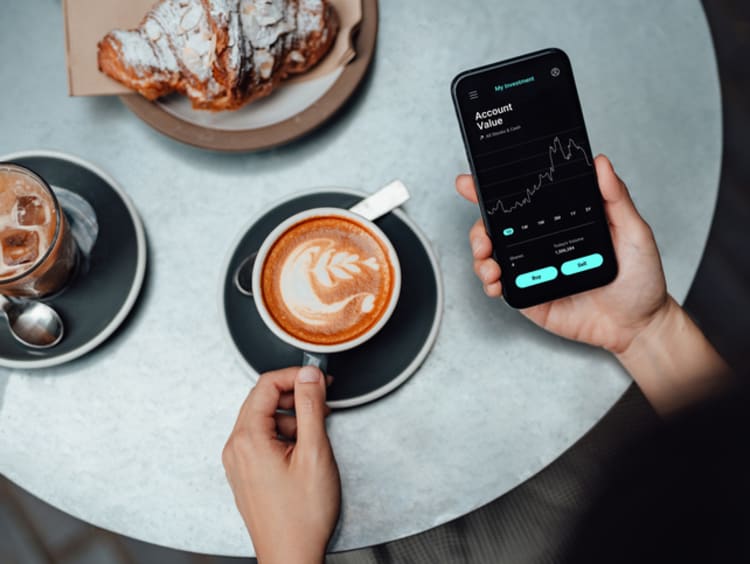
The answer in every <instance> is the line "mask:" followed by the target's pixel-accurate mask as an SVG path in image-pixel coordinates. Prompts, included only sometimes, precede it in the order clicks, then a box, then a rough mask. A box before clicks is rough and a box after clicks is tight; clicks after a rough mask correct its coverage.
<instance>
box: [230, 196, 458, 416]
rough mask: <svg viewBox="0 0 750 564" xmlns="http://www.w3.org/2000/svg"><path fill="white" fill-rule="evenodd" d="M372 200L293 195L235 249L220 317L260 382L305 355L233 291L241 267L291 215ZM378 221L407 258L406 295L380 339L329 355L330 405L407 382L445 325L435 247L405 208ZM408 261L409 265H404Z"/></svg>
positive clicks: (361, 399) (363, 399)
mask: <svg viewBox="0 0 750 564" xmlns="http://www.w3.org/2000/svg"><path fill="white" fill-rule="evenodd" d="M365 195H366V194H362V193H359V192H354V191H350V190H341V189H326V190H325V191H316V192H311V193H307V194H303V195H297V196H294V197H292V198H290V199H287V200H285V201H283V202H280V203H278V204H276V205H275V207H273V208H272V209H270V210H268V211H266V212H265V213H263V214H261V216H260V218H259V219H256V220H255V221H253V222H252V223H251V224H250V226H249V227H248V228H247V229H245V230H244V231H243V234H242V235H241V236H240V238H239V240H238V241H237V243H236V245H235V246H234V247H233V249H234V250H233V251H232V254H231V255H230V258H229V261H228V263H227V265H226V268H225V270H224V278H223V280H224V283H223V286H222V289H221V304H220V306H221V312H222V316H223V317H224V322H225V323H226V327H227V329H228V331H229V337H230V339H231V341H232V343H233V344H234V346H235V348H236V349H237V351H238V352H239V353H240V356H241V357H242V360H243V361H244V362H245V363H246V364H247V365H248V366H249V367H250V368H251V369H252V370H253V371H254V373H255V377H256V378H257V374H259V373H263V372H267V371H269V370H275V369H278V368H284V367H286V366H295V365H299V364H300V362H301V360H302V352H301V351H300V350H298V349H295V348H294V347H292V346H290V345H288V344H286V343H285V342H284V341H282V340H280V339H279V338H278V337H276V336H275V335H274V334H273V333H271V332H270V331H269V330H268V328H267V327H266V326H265V324H264V323H263V321H262V320H261V318H260V315H259V314H258V312H257V310H256V309H255V303H254V301H253V298H252V297H248V296H245V295H243V294H242V293H241V292H239V291H238V290H237V288H236V287H235V286H234V272H235V270H236V269H237V267H238V266H239V265H240V263H241V262H242V261H243V259H245V258H246V257H247V256H249V255H250V254H252V253H253V252H255V251H257V250H258V249H259V248H260V246H261V243H263V240H264V239H265V238H266V236H267V235H268V234H269V233H270V232H271V231H272V230H273V228H274V227H276V226H277V225H278V224H279V223H281V222H282V221H284V220H285V219H286V218H288V217H291V216H292V215H294V214H296V213H299V212H301V211H304V210H307V209H310V208H317V207H339V208H350V207H351V206H353V205H354V204H356V203H357V202H359V201H360V200H361V199H362V198H363V197H364V196H365ZM376 223H377V225H378V226H379V227H380V228H381V229H382V230H383V231H384V232H385V234H386V235H387V236H388V238H389V239H390V240H391V242H392V243H393V246H394V247H395V248H396V252H397V253H398V255H399V257H400V258H401V261H400V262H401V274H402V285H401V294H400V295H399V300H398V304H397V306H396V309H395V310H394V312H393V315H392V316H391V318H390V320H388V323H386V325H385V326H384V327H383V328H382V329H381V330H380V332H379V333H378V334H377V335H375V337H373V338H372V339H370V340H369V341H367V342H365V343H363V344H362V345H360V346H358V347H356V348H354V349H352V350H349V351H345V352H341V353H336V354H331V355H328V372H329V373H330V374H333V376H334V382H333V384H332V385H331V387H330V388H329V389H328V404H329V405H330V406H331V407H353V406H355V405H361V404H364V403H367V402H370V401H373V400H375V399H378V398H380V397H381V396H384V395H385V394H387V393H389V392H391V391H392V390H394V389H396V388H397V387H398V386H400V385H401V384H403V383H404V382H405V381H406V380H407V379H408V378H409V377H410V376H411V375H412V374H414V372H416V370H417V368H419V366H420V365H421V364H422V362H423V361H424V359H425V358H426V357H427V354H428V353H429V351H430V349H431V348H432V345H433V344H434V342H435V339H436V338H437V332H438V327H439V326H440V318H441V316H442V312H443V286H442V278H441V276H440V271H439V269H438V265H437V260H436V259H435V255H434V253H433V251H432V249H431V247H430V244H429V242H428V241H427V239H426V238H425V236H424V235H423V234H422V233H421V231H420V230H419V228H418V227H416V225H414V223H413V222H412V221H411V219H409V218H408V216H407V215H406V214H405V213H404V212H402V211H401V210H396V211H394V212H392V213H389V214H387V215H385V216H383V217H381V218H380V219H378V220H377V221H376ZM406 257H409V260H404V259H405V258H406Z"/></svg>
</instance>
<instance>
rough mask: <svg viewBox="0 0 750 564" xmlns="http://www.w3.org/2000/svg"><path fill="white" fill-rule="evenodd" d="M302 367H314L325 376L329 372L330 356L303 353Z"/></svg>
mask: <svg viewBox="0 0 750 564" xmlns="http://www.w3.org/2000/svg"><path fill="white" fill-rule="evenodd" d="M302 366H314V367H315V368H319V369H320V371H321V372H322V373H323V374H325V373H326V371H327V370H328V355H327V354H320V353H311V352H307V351H303V352H302Z"/></svg>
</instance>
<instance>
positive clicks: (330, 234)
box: [260, 215, 397, 345]
mask: <svg viewBox="0 0 750 564" xmlns="http://www.w3.org/2000/svg"><path fill="white" fill-rule="evenodd" d="M396 268H397V267H396ZM393 290H394V263H393V261H392V260H391V257H390V256H389V249H388V248H387V244H385V243H384V242H382V241H381V236H380V235H379V234H378V233H374V232H372V231H371V230H370V229H369V228H368V226H366V225H362V224H361V223H360V222H359V221H354V220H350V219H348V218H346V217H341V216H338V215H331V216H328V215H321V216H317V217H312V218H308V219H304V220H302V221H299V222H297V223H294V224H293V225H292V226H291V227H289V228H288V229H287V230H286V231H285V232H284V233H282V234H281V235H280V236H279V237H278V238H277V239H276V240H275V241H274V243H273V245H272V246H271V248H270V250H269V251H268V254H267V256H266V257H265V259H264V261H263V269H262V271H261V294H260V295H261V296H262V299H263V302H264V305H265V306H266V308H267V311H268V313H269V314H270V315H271V317H272V318H273V320H274V321H275V322H276V323H277V325H278V326H279V327H280V328H281V329H282V330H283V331H284V332H286V334H288V335H291V336H292V337H294V338H295V339H298V340H299V341H302V342H304V343H310V344H313V345H336V344H339V343H348V342H351V341H353V340H354V339H356V338H358V337H360V336H363V335H366V334H367V332H368V331H370V330H371V329H373V328H374V327H376V326H377V324H378V323H379V322H380V321H381V320H382V318H383V316H384V315H385V314H386V313H389V308H390V307H391V305H392V304H393V301H392V297H393Z"/></svg>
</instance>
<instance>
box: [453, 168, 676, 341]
mask: <svg viewBox="0 0 750 564" xmlns="http://www.w3.org/2000/svg"><path fill="white" fill-rule="evenodd" d="M595 165H596V174H597V177H598V180H599V187H600V189H601V193H602V197H603V199H604V208H605V210H606V213H607V219H608V221H609V228H610V232H611V233H612V242H613V243H614V247H615V254H616V255H617V262H618V267H619V272H618V274H617V278H615V280H614V281H613V282H612V283H611V284H609V285H607V286H603V287H601V288H596V289H594V290H591V291H588V292H584V293H581V294H575V295H573V296H569V297H566V298H561V299H559V300H555V301H553V302H549V303H545V304H541V305H538V306H534V307H530V308H527V309H524V310H522V312H523V314H524V315H526V317H528V318H529V319H531V320H532V321H533V322H534V323H536V324H537V325H539V326H541V327H543V328H544V329H546V330H548V331H550V332H552V333H555V334H557V335H560V336H562V337H566V338H568V339H573V340H576V341H581V342H583V343H588V344H591V345H595V346H600V347H604V348H605V349H607V350H609V351H611V352H613V353H615V354H619V353H622V352H623V351H625V350H627V349H628V347H629V346H630V343H631V342H632V341H633V339H634V337H635V335H636V334H637V333H638V332H639V331H640V330H642V329H643V328H645V327H647V326H648V325H650V324H651V323H652V322H654V321H656V320H657V319H659V318H661V317H662V316H664V315H666V312H667V310H668V306H669V302H670V299H669V298H668V295H667V288H666V282H665V280H664V272H663V270H662V265H661V259H660V257H659V250H658V249H657V248H656V241H655V240H654V236H653V233H652V232H651V228H650V227H649V226H648V224H647V223H646V222H645V221H644V220H643V218H642V217H641V216H640V215H639V214H638V211H637V210H636V209H635V206H634V205H633V201H632V199H631V198H630V194H629V193H628V189H627V187H626V186H625V184H624V183H623V181H622V180H620V178H619V177H618V176H617V174H616V173H615V171H614V168H613V167H612V164H611V163H610V162H609V160H608V159H607V157H605V156H603V155H600V156H598V157H597V158H596V160H595ZM456 189H457V190H458V193H459V194H461V195H462V196H463V197H464V198H466V199H467V200H469V201H471V202H474V203H477V194H476V189H475V186H474V181H473V179H472V177H471V176H470V175H461V176H459V177H458V178H457V179H456ZM469 240H470V243H471V249H472V254H473V256H474V272H475V273H476V274H477V276H478V277H479V279H480V280H481V281H482V283H483V284H484V291H485V293H486V294H487V295H488V296H490V297H499V296H500V295H502V285H501V282H500V274H501V272H500V266H499V265H498V264H497V262H496V261H495V260H494V259H493V258H492V243H491V241H490V238H489V237H488V236H487V233H486V231H485V228H484V224H483V222H482V220H481V218H480V219H479V220H478V221H477V222H476V223H475V224H474V226H473V227H472V228H471V230H470V231H469Z"/></svg>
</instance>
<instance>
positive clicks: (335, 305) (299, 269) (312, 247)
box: [280, 239, 380, 326]
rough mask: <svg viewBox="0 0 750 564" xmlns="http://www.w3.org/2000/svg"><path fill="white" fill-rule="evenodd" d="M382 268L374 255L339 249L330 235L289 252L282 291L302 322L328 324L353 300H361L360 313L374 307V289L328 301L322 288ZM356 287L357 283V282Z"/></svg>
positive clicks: (284, 299)
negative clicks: (364, 256)
mask: <svg viewBox="0 0 750 564" xmlns="http://www.w3.org/2000/svg"><path fill="white" fill-rule="evenodd" d="M365 269H366V270H370V271H373V272H377V271H378V270H379V269H380V266H379V265H378V262H377V259H376V258H375V257H368V258H367V259H364V260H362V259H361V257H360V256H359V255H358V254H355V253H350V252H348V251H339V250H337V249H336V243H335V241H333V240H330V239H312V240H310V241H306V242H304V243H303V244H301V245H299V247H298V248H297V249H295V250H294V252H292V253H290V254H289V256H288V257H287V260H286V261H285V262H284V265H283V267H282V270H281V279H280V286H281V295H282V298H283V301H284V303H285V305H286V306H287V308H288V309H289V311H290V312H291V313H292V314H293V315H294V316H295V317H297V318H298V319H299V320H300V321H302V322H303V323H306V324H308V325H313V326H325V325H328V324H330V323H331V319H333V318H335V317H338V315H339V314H341V312H342V311H343V310H344V309H345V308H346V307H347V306H348V305H349V304H351V303H352V302H354V301H358V302H359V303H358V304H357V305H358V310H359V312H360V313H361V314H365V313H369V312H371V311H372V310H373V308H374V307H375V295H374V294H373V293H372V292H362V291H354V292H352V293H351V294H349V295H346V296H343V297H342V298H340V299H338V300H336V301H333V302H330V303H327V302H325V301H323V300H322V299H321V297H320V291H321V290H325V289H332V288H335V287H336V286H337V285H339V284H340V283H341V282H343V281H351V280H355V279H356V278H357V277H361V276H363V275H364V273H365V272H366V270H365ZM355 287H356V286H355Z"/></svg>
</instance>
